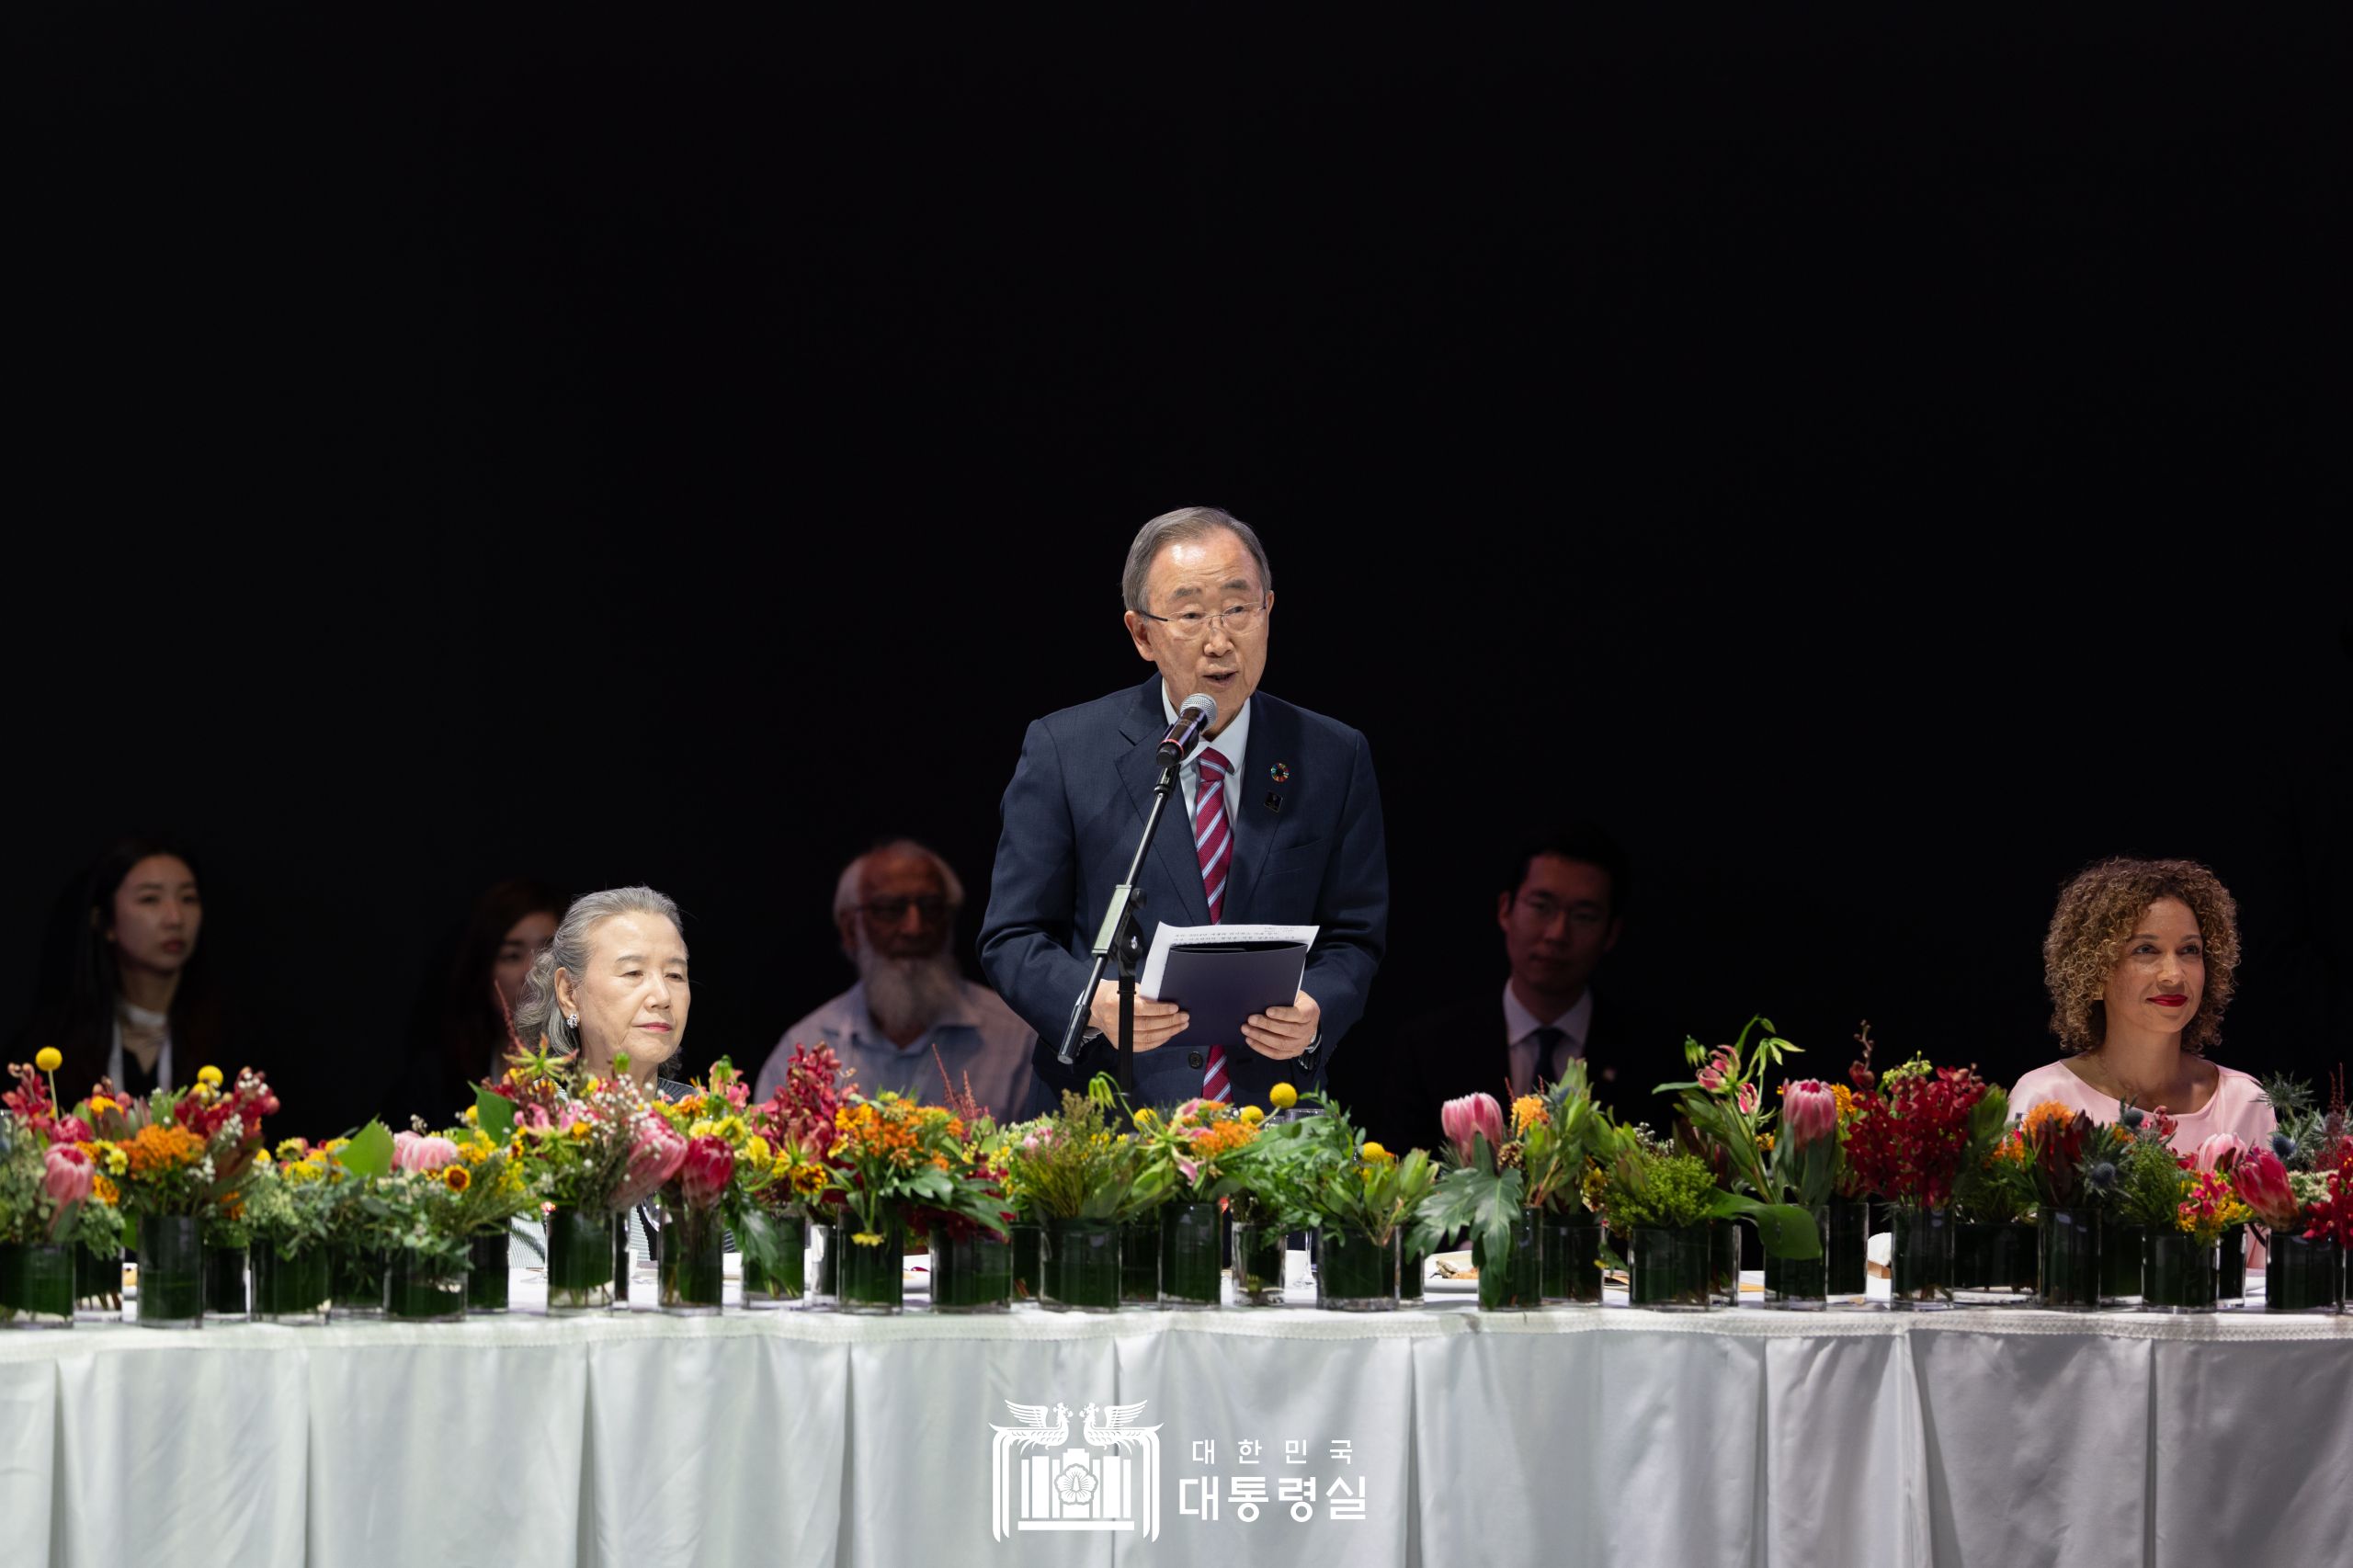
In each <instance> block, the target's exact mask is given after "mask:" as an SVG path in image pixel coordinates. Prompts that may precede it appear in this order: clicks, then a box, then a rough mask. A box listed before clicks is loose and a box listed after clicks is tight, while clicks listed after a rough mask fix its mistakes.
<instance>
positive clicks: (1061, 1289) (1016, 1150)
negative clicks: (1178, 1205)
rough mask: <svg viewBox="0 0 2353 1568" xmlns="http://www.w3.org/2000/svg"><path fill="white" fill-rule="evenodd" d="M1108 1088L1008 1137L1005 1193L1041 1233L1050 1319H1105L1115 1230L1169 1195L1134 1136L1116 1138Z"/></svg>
mask: <svg viewBox="0 0 2353 1568" xmlns="http://www.w3.org/2000/svg"><path fill="white" fill-rule="evenodd" d="M1117 1103H1118V1091H1117V1090H1116V1088H1115V1087H1114V1086H1113V1085H1112V1083H1111V1080H1110V1079H1109V1078H1108V1077H1106V1076H1104V1075H1102V1074H1097V1076H1096V1078H1095V1080H1094V1082H1093V1083H1091V1084H1089V1085H1087V1092H1086V1094H1084V1095H1078V1094H1072V1093H1070V1092H1069V1091H1067V1090H1065V1091H1064V1092H1063V1103H1062V1108H1061V1109H1060V1110H1057V1111H1055V1112H1053V1113H1052V1114H1051V1115H1048V1116H1042V1117H1039V1118H1037V1119H1034V1120H1031V1121H1028V1122H1024V1123H1022V1124H1020V1125H1019V1126H1017V1127H1016V1128H1014V1129H1012V1130H1011V1131H1012V1134H1013V1135H1012V1136H1011V1137H1010V1138H1009V1139H1008V1140H1007V1141H1006V1145H1005V1178H1006V1192H1007V1193H1008V1194H1009V1195H1011V1196H1012V1197H1013V1198H1014V1199H1015V1200H1016V1202H1017V1203H1018V1204H1020V1205H1022V1206H1023V1207H1024V1208H1025V1209H1026V1210H1027V1211H1028V1212H1029V1213H1031V1214H1034V1215H1036V1216H1038V1217H1039V1219H1040V1220H1041V1221H1043V1222H1044V1224H1045V1227H1046V1229H1045V1236H1044V1253H1043V1258H1042V1262H1043V1267H1044V1272H1045V1284H1044V1290H1043V1296H1044V1301H1045V1304H1046V1305H1047V1306H1048V1307H1050V1308H1052V1309H1055V1310H1057V1311H1069V1310H1078V1311H1085V1312H1108V1311H1111V1310H1112V1309H1114V1308H1115V1307H1117V1306H1118V1305H1119V1301H1120V1226H1121V1225H1122V1224H1123V1223H1125V1222H1126V1221H1129V1220H1131V1219H1134V1218H1135V1217H1136V1216H1137V1215H1139V1214H1142V1213H1144V1212H1147V1211H1149V1210H1152V1209H1154V1208H1155V1207H1156V1206H1157V1205H1158V1204H1159V1203H1160V1202H1161V1200H1162V1199H1165V1198H1166V1197H1167V1196H1168V1193H1169V1190H1170V1187H1171V1185H1172V1177H1171V1175H1170V1170H1169V1167H1168V1166H1166V1165H1161V1164H1158V1163H1155V1162H1154V1161H1153V1160H1151V1159H1149V1158H1147V1152H1146V1150H1145V1148H1144V1145H1143V1143H1142V1142H1140V1141H1139V1140H1138V1139H1137V1138H1136V1136H1135V1135H1134V1134H1133V1133H1130V1132H1116V1131H1113V1129H1112V1124H1111V1120H1110V1111H1111V1108H1113V1107H1114V1106H1116V1105H1117Z"/></svg>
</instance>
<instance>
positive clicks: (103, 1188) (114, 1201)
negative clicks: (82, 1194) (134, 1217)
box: [90, 1176, 122, 1209]
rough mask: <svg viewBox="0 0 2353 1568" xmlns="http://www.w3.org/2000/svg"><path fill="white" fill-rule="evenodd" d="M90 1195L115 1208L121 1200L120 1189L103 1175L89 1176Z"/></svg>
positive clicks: (110, 1207)
mask: <svg viewBox="0 0 2353 1568" xmlns="http://www.w3.org/2000/svg"><path fill="white" fill-rule="evenodd" d="M90 1195H91V1196H92V1197H94V1198H96V1199H97V1200H98V1201H99V1202H101V1203H103V1204H105V1205H106V1206H107V1207H108V1208H109V1209H113V1208H117V1207H119V1205H120V1204H121V1202H122V1189H121V1188H120V1187H116V1186H115V1184H114V1183H112V1182H111V1181H108V1179H107V1178H106V1177H105V1176H92V1177H91V1178H90Z"/></svg>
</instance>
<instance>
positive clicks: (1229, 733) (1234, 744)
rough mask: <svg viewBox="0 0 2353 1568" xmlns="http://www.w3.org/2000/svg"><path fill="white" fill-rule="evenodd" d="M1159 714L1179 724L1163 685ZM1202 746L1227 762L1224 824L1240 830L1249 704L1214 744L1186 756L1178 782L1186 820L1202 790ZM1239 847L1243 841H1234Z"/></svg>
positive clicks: (1172, 703) (1165, 687)
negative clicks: (1160, 712)
mask: <svg viewBox="0 0 2353 1568" xmlns="http://www.w3.org/2000/svg"><path fill="white" fill-rule="evenodd" d="M1160 710H1161V711H1162V712H1164V713H1165V714H1167V715H1168V722H1169V723H1170V724H1171V725H1174V724H1175V723H1176V703H1174V702H1172V701H1170V700H1169V699H1168V686H1167V683H1166V682H1165V681H1164V682H1162V683H1161V687H1160ZM1201 746H1215V747H1217V754H1218V756H1222V757H1223V758H1225V761H1226V769H1225V820H1226V821H1227V822H1228V823H1231V824H1233V825H1234V826H1236V827H1239V826H1240V825H1241V823H1242V778H1241V774H1242V768H1243V761H1242V754H1243V753H1244V752H1245V751H1247V750H1248V749H1249V748H1250V704H1248V703H1247V702H1245V703H1244V704H1243V705H1242V711H1241V712H1239V713H1236V714H1235V715H1234V716H1233V722H1232V723H1230V724H1228V725H1226V727H1225V728H1224V729H1222V730H1220V731H1219V732H1218V733H1217V738H1216V739H1215V740H1207V741H1203V742H1201V743H1200V745H1197V746H1195V747H1194V748H1193V749H1192V750H1191V751H1189V752H1187V753H1186V754H1185V766H1184V767H1180V768H1178V769H1177V770H1176V782H1177V783H1178V784H1180V785H1182V786H1183V787H1184V790H1185V819H1186V820H1187V821H1188V822H1190V821H1191V820H1192V818H1193V795H1194V792H1195V791H1196V790H1199V789H1200V787H1201ZM1234 843H1235V844H1236V845H1237V846H1239V845H1240V843H1241V839H1240V838H1239V837H1237V838H1235V840H1234Z"/></svg>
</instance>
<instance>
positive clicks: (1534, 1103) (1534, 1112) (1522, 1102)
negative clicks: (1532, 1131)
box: [1511, 1095, 1552, 1132]
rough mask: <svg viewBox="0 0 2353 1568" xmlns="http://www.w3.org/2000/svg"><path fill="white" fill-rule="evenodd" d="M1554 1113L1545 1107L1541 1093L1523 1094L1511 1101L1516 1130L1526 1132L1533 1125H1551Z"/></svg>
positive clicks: (1512, 1121)
mask: <svg viewBox="0 0 2353 1568" xmlns="http://www.w3.org/2000/svg"><path fill="white" fill-rule="evenodd" d="M1550 1126H1552V1112H1550V1111H1548V1110H1546V1109H1545V1108H1544V1096H1541V1095H1522V1096H1519V1098H1518V1099H1516V1100H1514V1101H1512V1102H1511V1127H1512V1131H1515V1132H1526V1131H1528V1130H1529V1128H1531V1127H1550Z"/></svg>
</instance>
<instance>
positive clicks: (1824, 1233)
mask: <svg viewBox="0 0 2353 1568" xmlns="http://www.w3.org/2000/svg"><path fill="white" fill-rule="evenodd" d="M1806 1212H1807V1213H1809V1214H1811V1215H1813V1228H1814V1232H1815V1233H1816V1234H1817V1235H1818V1236H1819V1237H1820V1238H1821V1244H1822V1251H1821V1252H1819V1253H1817V1254H1816V1255H1815V1256H1813V1257H1805V1258H1790V1257H1779V1256H1775V1255H1774V1254H1773V1253H1772V1252H1771V1251H1770V1250H1768V1251H1767V1252H1766V1254H1765V1305H1767V1306H1768V1307H1771V1308H1773V1309H1774V1310H1776V1311H1778V1312H1821V1311H1822V1310H1823V1309H1824V1308H1825V1307H1827V1306H1829V1304H1830V1284H1829V1281H1830V1205H1828V1204H1827V1203H1818V1204H1815V1205H1814V1206H1813V1207H1812V1208H1811V1209H1808V1210H1806Z"/></svg>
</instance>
